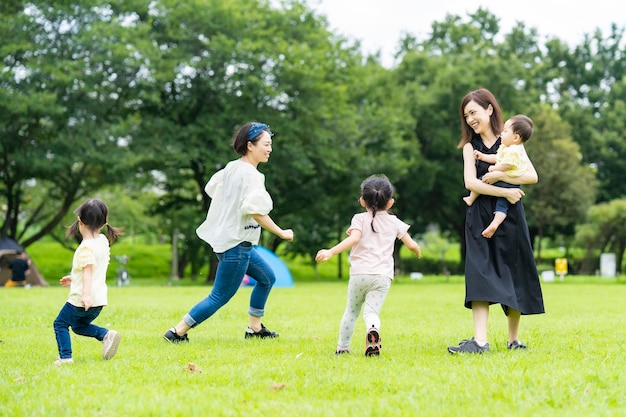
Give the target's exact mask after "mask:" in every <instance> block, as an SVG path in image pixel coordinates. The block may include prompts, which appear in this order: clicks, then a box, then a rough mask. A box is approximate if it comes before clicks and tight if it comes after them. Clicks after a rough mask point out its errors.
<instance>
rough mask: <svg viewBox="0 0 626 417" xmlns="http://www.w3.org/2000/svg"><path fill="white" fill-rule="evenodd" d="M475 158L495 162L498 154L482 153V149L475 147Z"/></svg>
mask: <svg viewBox="0 0 626 417" xmlns="http://www.w3.org/2000/svg"><path fill="white" fill-rule="evenodd" d="M474 158H475V159H478V160H479V161H483V162H486V163H488V164H495V163H496V155H495V154H487V153H482V152H480V151H477V150H476V149H474Z"/></svg>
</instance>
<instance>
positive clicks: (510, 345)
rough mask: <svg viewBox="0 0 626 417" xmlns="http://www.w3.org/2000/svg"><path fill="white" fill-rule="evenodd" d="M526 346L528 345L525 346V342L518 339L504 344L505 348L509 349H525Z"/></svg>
mask: <svg viewBox="0 0 626 417" xmlns="http://www.w3.org/2000/svg"><path fill="white" fill-rule="evenodd" d="M527 347H528V346H526V345H525V344H523V343H522V342H520V341H519V340H514V341H512V342H511V343H507V344H506V348H507V349H508V350H511V349H526V348H527Z"/></svg>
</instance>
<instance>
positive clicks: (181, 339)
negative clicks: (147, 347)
mask: <svg viewBox="0 0 626 417" xmlns="http://www.w3.org/2000/svg"><path fill="white" fill-rule="evenodd" d="M163 339H165V340H167V341H168V342H170V343H186V342H189V338H188V337H187V333H185V334H184V335H182V336H179V335H178V334H177V333H176V330H175V329H174V328H173V327H172V328H171V329H169V330H168V331H166V332H165V334H164V335H163Z"/></svg>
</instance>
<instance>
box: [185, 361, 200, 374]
mask: <svg viewBox="0 0 626 417" xmlns="http://www.w3.org/2000/svg"><path fill="white" fill-rule="evenodd" d="M185 371H187V372H190V373H192V374H196V373H197V374H201V373H202V369H200V368H198V366H197V365H196V364H195V363H193V362H189V364H187V366H186V367H185Z"/></svg>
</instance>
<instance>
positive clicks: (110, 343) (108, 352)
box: [102, 330, 122, 359]
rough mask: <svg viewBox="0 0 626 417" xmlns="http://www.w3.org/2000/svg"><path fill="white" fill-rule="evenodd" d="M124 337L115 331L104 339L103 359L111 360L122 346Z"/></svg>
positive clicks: (111, 331)
mask: <svg viewBox="0 0 626 417" xmlns="http://www.w3.org/2000/svg"><path fill="white" fill-rule="evenodd" d="M120 340H122V335H121V334H119V333H118V332H116V331H115V330H109V331H108V332H107V334H105V335H104V339H102V344H103V347H102V359H111V358H112V357H113V356H115V353H116V352H117V347H118V346H119V345H120Z"/></svg>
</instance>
